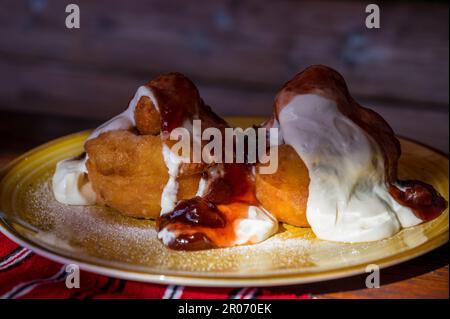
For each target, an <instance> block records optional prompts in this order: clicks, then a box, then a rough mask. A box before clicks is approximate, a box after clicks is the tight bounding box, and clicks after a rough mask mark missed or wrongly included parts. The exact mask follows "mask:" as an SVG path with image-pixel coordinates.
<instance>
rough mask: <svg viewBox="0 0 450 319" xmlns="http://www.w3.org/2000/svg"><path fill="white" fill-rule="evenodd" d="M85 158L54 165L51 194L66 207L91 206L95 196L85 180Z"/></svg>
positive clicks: (63, 161) (70, 159) (69, 159)
mask: <svg viewBox="0 0 450 319" xmlns="http://www.w3.org/2000/svg"><path fill="white" fill-rule="evenodd" d="M85 163H86V158H85V157H83V158H82V159H79V158H68V159H65V160H62V161H60V162H59V163H58V164H56V171H55V174H54V175H53V178H52V189H53V194H54V195H55V198H56V200H57V201H58V202H60V203H63V204H67V205H93V204H95V200H96V194H95V192H94V190H93V189H92V185H91V183H90V182H89V180H88V178H87V169H86V165H85Z"/></svg>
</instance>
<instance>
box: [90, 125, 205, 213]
mask: <svg viewBox="0 0 450 319" xmlns="http://www.w3.org/2000/svg"><path fill="white" fill-rule="evenodd" d="M85 149H86V152H87V154H88V156H89V159H88V161H87V163H86V166H87V169H88V176H89V180H90V181H91V182H92V186H93V188H94V191H95V192H96V194H97V201H98V203H99V204H104V205H107V206H110V207H112V208H115V209H117V210H118V211H119V212H121V213H122V214H125V215H128V216H132V217H140V218H152V219H153V218H156V217H158V216H159V214H160V211H161V206H160V201H161V194H162V191H163V188H164V186H165V185H166V183H167V181H168V178H169V175H168V173H167V167H166V164H165V163H164V159H163V156H162V143H161V140H160V137H159V136H154V135H136V134H135V133H134V132H130V131H124V130H119V131H111V132H106V133H103V134H101V135H100V136H98V137H97V138H95V139H92V140H89V141H87V142H86V144H85ZM199 180H200V175H189V176H183V177H180V178H179V179H178V184H179V189H178V199H187V198H192V197H194V196H195V193H196V191H197V188H198V183H199Z"/></svg>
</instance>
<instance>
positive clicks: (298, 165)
mask: <svg viewBox="0 0 450 319" xmlns="http://www.w3.org/2000/svg"><path fill="white" fill-rule="evenodd" d="M275 147H276V146H275ZM261 165H262V164H258V167H259V166H261ZM258 167H257V169H256V170H255V175H256V179H255V192H256V198H257V199H258V201H259V202H260V203H261V205H262V206H263V207H264V208H265V209H266V210H268V211H269V212H270V213H272V214H273V215H274V216H275V217H276V218H277V219H278V220H279V221H281V222H284V223H287V224H290V225H294V226H300V227H309V224H308V221H307V219H306V204H307V202H308V194H309V192H308V188H309V173H308V169H307V167H306V166H305V163H304V162H303V161H302V160H301V158H300V157H299V156H298V154H297V152H296V151H295V150H294V149H293V148H292V147H291V146H290V145H286V144H284V145H280V146H278V169H277V171H276V172H275V173H273V174H260V173H259V169H258Z"/></svg>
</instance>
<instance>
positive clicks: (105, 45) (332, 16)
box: [0, 0, 449, 153]
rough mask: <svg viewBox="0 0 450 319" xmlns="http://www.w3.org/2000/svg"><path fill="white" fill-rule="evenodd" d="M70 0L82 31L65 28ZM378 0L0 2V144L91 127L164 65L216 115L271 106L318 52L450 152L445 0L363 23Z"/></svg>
mask: <svg viewBox="0 0 450 319" xmlns="http://www.w3.org/2000/svg"><path fill="white" fill-rule="evenodd" d="M71 2H73V3H76V4H78V5H79V7H80V11H81V28H80V29H71V30H69V29H67V28H66V27H65V18H66V15H67V13H65V7H66V5H67V4H68V3H71ZM371 2H372V1H257V0H244V1H235V0H228V1H225V0H221V1H183V0H175V1H163V0H155V1H136V0H133V1H82V0H73V1H56V0H28V1H24V0H22V1H19V0H0V148H1V149H3V151H4V152H5V151H8V150H13V151H23V150H25V149H27V148H29V147H32V146H34V145H36V144H38V143H41V142H44V141H46V140H48V139H51V138H54V137H57V136H59V135H62V134H66V133H70V132H73V131H77V130H81V129H84V128H90V127H93V126H95V125H97V124H98V123H100V122H102V121H103V120H105V119H107V118H110V117H112V116H113V115H115V114H117V113H119V112H120V111H121V110H123V109H124V108H125V107H126V106H127V104H128V101H129V99H130V98H131V97H132V96H133V94H134V92H135V90H136V88H137V87H138V86H139V85H141V84H143V83H145V82H146V81H148V80H150V79H151V78H152V77H154V76H155V75H158V74H160V73H165V72H169V71H179V72H182V73H185V74H186V75H187V76H188V77H190V78H192V79H193V80H194V82H195V83H196V84H197V86H198V87H199V89H200V92H201V94H202V96H203V97H204V99H205V100H206V101H207V103H209V104H210V105H211V106H212V107H213V108H214V109H215V110H216V111H217V112H218V113H219V114H221V115H228V116H230V115H232V116H236V115H253V116H255V115H257V116H268V115H269V114H270V112H271V106H272V101H273V98H274V96H275V94H276V92H277V90H278V89H279V88H280V86H281V85H282V84H283V83H284V82H285V81H287V80H289V79H290V78H291V77H292V76H293V75H294V74H295V73H297V72H299V71H300V70H302V69H303V68H305V67H307V66H308V65H310V64H314V63H321V64H326V65H329V66H331V67H333V68H335V69H337V70H338V71H339V72H341V73H342V74H343V76H344V77H345V79H346V80H347V83H348V85H349V88H350V91H351V92H352V94H353V95H354V96H355V98H356V99H357V100H358V101H359V102H360V103H362V104H363V105H366V106H369V107H372V108H373V109H375V110H376V111H378V112H379V113H381V114H382V115H383V116H384V117H385V118H386V119H387V120H388V122H389V123H390V124H391V125H392V126H393V127H394V129H395V130H396V132H397V133H398V134H400V135H403V136H408V137H412V138H414V139H416V140H419V141H421V142H424V143H427V144H430V145H432V146H434V147H436V148H439V149H440V150H442V151H444V152H446V153H448V147H449V142H448V131H449V124H448V100H449V93H448V92H449V90H448V84H449V83H448V82H449V62H448V61H449V59H448V54H449V46H448V36H449V31H448V17H449V11H448V3H447V2H431V3H430V2H416V1H414V2H407V1H389V2H377V3H378V4H379V5H380V7H381V29H367V28H366V27H365V23H364V21H365V17H366V15H367V14H366V13H365V7H366V5H367V4H369V3H371Z"/></svg>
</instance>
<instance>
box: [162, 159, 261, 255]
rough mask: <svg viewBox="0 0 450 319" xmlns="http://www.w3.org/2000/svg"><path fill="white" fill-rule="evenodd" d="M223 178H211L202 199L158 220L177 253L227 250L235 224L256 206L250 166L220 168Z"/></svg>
mask: <svg viewBox="0 0 450 319" xmlns="http://www.w3.org/2000/svg"><path fill="white" fill-rule="evenodd" d="M222 169H223V170H222V174H221V175H220V176H217V177H214V178H211V180H210V184H209V186H208V189H207V192H206V194H205V195H204V196H203V197H199V196H197V197H194V198H191V199H187V200H181V201H179V202H178V204H177V205H176V207H175V208H174V210H173V211H172V212H169V213H166V214H163V215H161V216H160V217H159V218H158V219H157V226H158V231H161V230H162V229H164V228H165V229H168V230H169V231H171V232H173V233H175V237H174V239H173V240H171V241H170V242H169V243H168V246H169V248H172V249H176V250H200V249H210V248H217V247H227V246H229V244H230V243H232V242H233V241H234V240H235V239H236V238H235V234H234V221H236V220H237V219H239V218H245V217H246V214H247V209H248V207H249V206H250V205H258V201H257V200H256V196H255V188H254V177H253V174H252V165H249V164H239V163H232V164H223V166H222Z"/></svg>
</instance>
